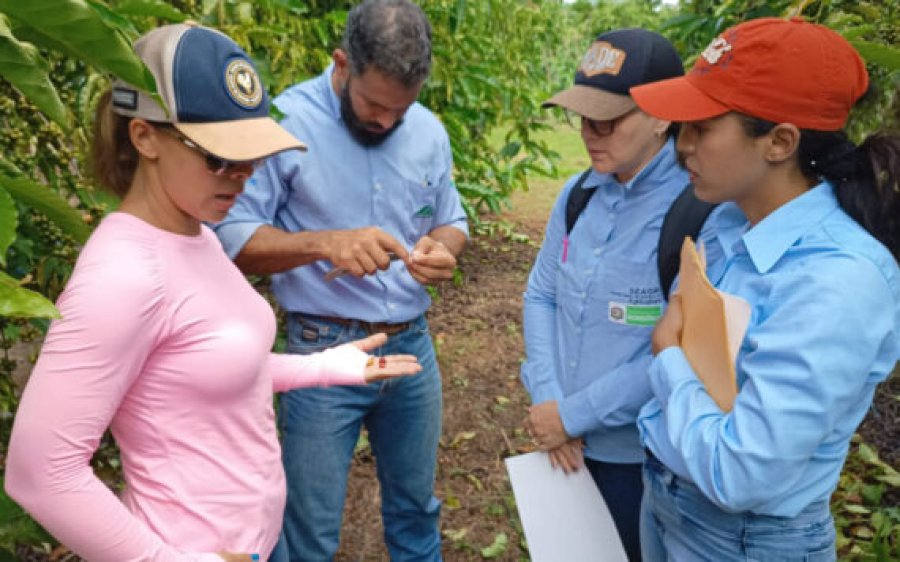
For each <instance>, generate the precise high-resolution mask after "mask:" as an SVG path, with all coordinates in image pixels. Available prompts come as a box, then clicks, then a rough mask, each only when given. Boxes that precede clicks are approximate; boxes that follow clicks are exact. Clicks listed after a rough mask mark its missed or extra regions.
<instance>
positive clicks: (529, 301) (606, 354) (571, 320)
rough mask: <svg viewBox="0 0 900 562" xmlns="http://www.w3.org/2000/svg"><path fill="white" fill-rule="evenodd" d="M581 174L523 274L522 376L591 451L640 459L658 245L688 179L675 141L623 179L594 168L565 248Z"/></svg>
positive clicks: (657, 307) (657, 300)
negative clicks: (569, 208) (569, 205)
mask: <svg viewBox="0 0 900 562" xmlns="http://www.w3.org/2000/svg"><path fill="white" fill-rule="evenodd" d="M579 176H580V174H579ZM577 178H578V176H575V177H573V178H571V179H569V181H568V182H567V184H566V185H565V187H564V188H563V191H562V194H561V195H560V197H559V199H558V200H557V202H556V205H555V207H554V209H553V211H552V213H551V215H550V220H549V223H548V225H547V231H546V235H545V239H544V244H543V246H542V247H541V250H540V252H539V254H538V257H537V260H536V262H535V265H534V267H533V269H532V271H531V275H530V277H529V279H528V288H527V291H526V293H525V345H526V352H527V356H528V358H527V360H526V361H525V363H524V364H523V366H522V381H523V383H524V384H525V387H526V388H527V389H528V391H529V393H530V394H531V399H532V402H533V403H535V404H539V403H541V402H545V401H548V400H557V401H558V402H559V411H560V416H561V418H562V422H563V425H564V427H565V429H566V432H567V433H568V434H569V435H573V436H582V437H584V439H585V444H586V448H585V454H586V455H587V456H588V457H590V458H594V459H597V460H602V461H607V462H627V463H637V462H641V460H642V459H643V452H642V449H641V446H640V442H639V440H638V434H637V428H636V427H635V420H636V419H637V414H638V411H639V409H640V407H641V406H642V405H643V404H644V403H645V402H647V400H649V399H650V396H651V394H650V387H649V384H648V382H647V368H648V366H649V364H650V361H651V358H652V356H651V354H650V333H651V330H652V328H653V324H654V323H655V321H656V319H657V318H658V317H659V315H660V313H661V310H662V307H663V302H664V301H663V296H662V291H661V290H660V287H659V275H658V272H657V267H656V259H657V258H656V256H657V251H656V247H657V242H658V239H659V232H660V228H661V226H662V221H663V218H664V217H665V214H666V211H667V210H668V208H669V206H670V205H671V204H672V201H674V199H675V198H676V197H677V196H678V194H679V193H680V192H681V190H682V189H683V188H684V186H686V185H687V184H688V178H687V174H686V173H685V172H684V170H682V169H681V168H680V167H679V166H678V164H677V163H676V160H675V151H674V145H673V142H672V141H671V140H669V141H668V142H667V143H666V144H665V145H664V147H663V148H662V149H661V150H660V152H659V153H658V154H657V155H656V156H655V157H654V159H653V160H652V161H651V162H650V163H648V164H647V165H646V166H645V167H644V169H643V170H641V172H639V173H638V174H637V175H636V176H635V177H634V178H633V179H632V180H631V181H629V182H627V183H625V184H622V183H619V182H618V181H616V179H615V177H614V176H612V175H611V174H598V173H596V172H593V171H592V172H591V174H590V176H588V178H587V179H586V181H585V182H584V185H583V186H582V188H583V189H597V190H599V191H598V192H597V193H596V194H595V195H594V196H593V197H592V198H591V200H590V201H589V203H588V205H587V207H586V208H585V209H584V211H583V212H582V214H581V217H580V218H579V219H578V221H577V222H576V223H575V226H574V228H573V229H572V232H571V233H570V234H569V240H568V250H567V251H564V250H563V244H564V237H565V207H566V201H567V200H568V195H569V192H570V191H571V190H572V189H573V188H574V186H575V183H576V182H577ZM564 255H565V258H564Z"/></svg>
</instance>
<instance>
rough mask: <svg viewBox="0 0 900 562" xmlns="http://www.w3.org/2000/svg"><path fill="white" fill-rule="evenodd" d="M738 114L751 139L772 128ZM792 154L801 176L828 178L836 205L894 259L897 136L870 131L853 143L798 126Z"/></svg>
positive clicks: (899, 204)
mask: <svg viewBox="0 0 900 562" xmlns="http://www.w3.org/2000/svg"><path fill="white" fill-rule="evenodd" d="M741 118H742V121H743V124H744V131H745V132H746V133H747V134H748V135H749V136H751V137H761V136H763V135H765V134H767V133H768V132H769V131H771V130H772V129H773V128H774V127H775V126H776V123H773V122H771V121H765V120H763V119H757V118H756V117H749V116H747V115H742V116H741ZM797 157H798V160H799V162H800V171H801V172H802V173H803V175H804V176H806V177H807V178H809V179H810V180H811V181H819V180H821V179H826V180H828V182H829V183H831V184H832V185H833V186H834V189H835V194H836V195H837V199H838V202H839V203H840V205H841V208H842V209H844V211H845V212H846V213H847V214H848V215H850V216H851V217H853V219H854V220H855V221H856V222H858V223H859V224H860V225H862V226H863V228H865V229H866V230H867V231H869V233H870V234H871V235H872V236H874V237H875V238H877V239H878V240H879V241H880V242H881V243H882V244H884V245H885V246H887V248H888V249H889V250H890V251H891V253H892V254H893V255H894V259H900V258H898V254H900V185H898V182H900V136H898V135H895V134H889V133H876V134H874V135H871V136H869V137H868V138H866V140H865V141H863V143H862V144H860V145H859V146H856V145H855V144H853V142H852V141H851V140H850V139H849V138H848V137H847V134H846V133H845V132H844V131H813V130H810V129H801V131H800V146H799V148H798V151H797Z"/></svg>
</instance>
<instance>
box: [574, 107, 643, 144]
mask: <svg viewBox="0 0 900 562" xmlns="http://www.w3.org/2000/svg"><path fill="white" fill-rule="evenodd" d="M635 111H637V108H633V109H631V110H629V111H626V112H625V113H623V114H622V115H619V116H618V117H616V118H615V119H610V120H608V121H598V120H596V119H588V118H587V117H585V116H583V115H581V116H580V117H581V128H582V129H584V128H585V127H587V128H588V129H590V131H591V132H592V133H594V134H595V135H597V136H599V137H605V136H607V135H611V134H613V133H614V132H615V131H616V125H618V124H619V123H621V122H622V121H623V120H624V119H625V118H626V117H628V116H629V115H631V114H632V113H634V112H635Z"/></svg>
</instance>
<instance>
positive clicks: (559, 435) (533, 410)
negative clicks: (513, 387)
mask: <svg viewBox="0 0 900 562" xmlns="http://www.w3.org/2000/svg"><path fill="white" fill-rule="evenodd" d="M523 425H524V426H525V429H526V430H527V431H528V433H530V434H531V436H532V437H533V438H534V442H535V445H537V446H538V448H539V449H541V450H542V451H551V450H553V449H556V448H558V447H560V446H562V445H563V444H565V443H566V441H569V440H570V439H572V438H571V437H570V436H569V435H568V434H567V433H566V429H565V428H564V427H563V423H562V418H560V417H559V404H557V402H556V400H549V401H547V402H541V403H540V404H536V405H534V406H531V407H530V408H528V416H526V417H525V421H524V423H523Z"/></svg>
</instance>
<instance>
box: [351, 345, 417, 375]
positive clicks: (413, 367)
mask: <svg viewBox="0 0 900 562" xmlns="http://www.w3.org/2000/svg"><path fill="white" fill-rule="evenodd" d="M387 339H388V338H387V335H385V334H373V335H371V336H369V337H367V338H363V339H361V340H356V341H355V342H352V343H351V345H354V346H356V347H357V348H358V349H359V350H361V351H365V352H366V353H368V352H370V351H372V350H374V349H377V348H379V347H381V346H382V345H384V344H385V343H387ZM421 370H422V366H421V365H419V360H418V359H417V358H416V356H415V355H381V356H378V357H375V356H370V357H369V361H368V362H367V363H366V371H365V377H366V382H375V381H381V380H384V379H392V378H395V377H408V376H409V375H415V374H416V373H418V372H419V371H421Z"/></svg>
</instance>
